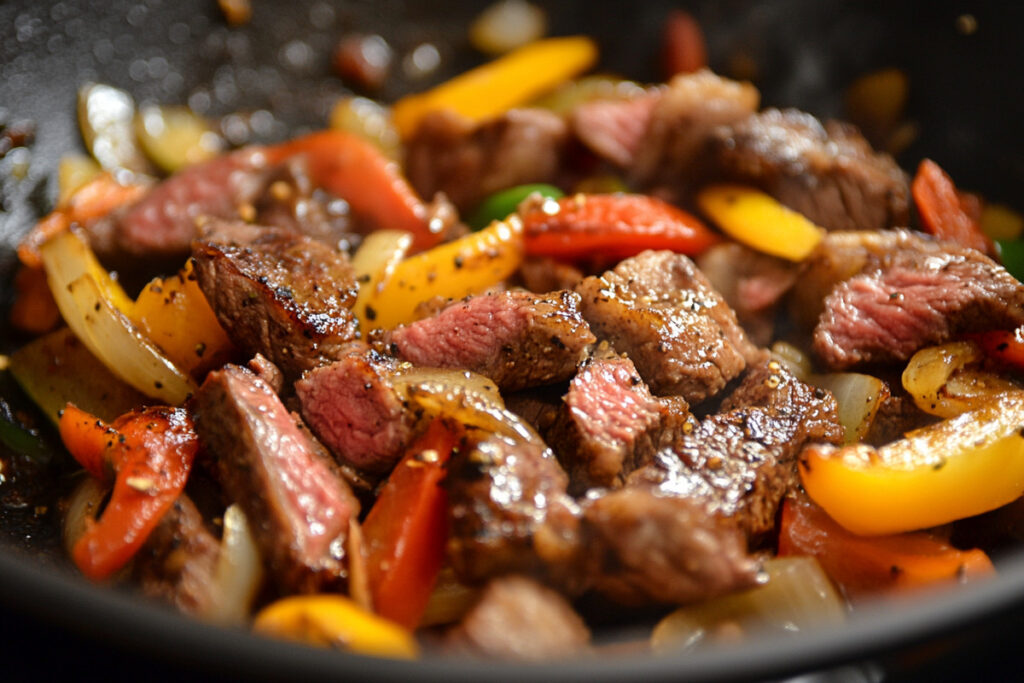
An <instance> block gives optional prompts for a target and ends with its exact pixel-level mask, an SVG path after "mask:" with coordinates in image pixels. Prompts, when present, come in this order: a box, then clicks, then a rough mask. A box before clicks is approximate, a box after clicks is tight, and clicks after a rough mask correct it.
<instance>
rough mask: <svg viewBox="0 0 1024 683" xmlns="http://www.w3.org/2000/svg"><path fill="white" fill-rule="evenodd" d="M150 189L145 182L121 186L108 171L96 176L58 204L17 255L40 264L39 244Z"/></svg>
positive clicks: (23, 261) (30, 264)
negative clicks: (143, 183) (64, 201)
mask: <svg viewBox="0 0 1024 683" xmlns="http://www.w3.org/2000/svg"><path fill="white" fill-rule="evenodd" d="M147 189H148V186H146V185H122V184H121V183H119V182H117V181H116V180H114V177H113V176H112V175H110V174H109V173H104V174H102V175H99V176H97V177H96V178H94V179H93V180H90V181H89V182H87V183H86V184H85V185H83V186H82V187H81V188H79V189H78V191H76V192H75V193H74V194H72V195H71V197H70V199H68V201H67V202H66V203H65V204H62V205H61V206H58V207H57V208H56V209H55V210H54V211H53V212H52V213H50V214H49V215H48V216H46V217H45V218H43V220H41V221H39V222H38V223H37V224H36V225H35V227H33V228H32V230H30V231H29V233H28V234H27V235H25V237H24V238H23V239H22V240H21V243H20V244H19V245H18V258H19V259H20V260H21V262H22V263H23V264H25V265H26V266H30V267H38V266H39V265H40V263H41V262H40V260H39V247H40V246H41V245H42V244H43V243H44V242H46V241H47V240H49V239H50V238H52V237H54V236H55V235H57V234H59V233H61V232H63V231H65V230H67V229H68V228H69V227H71V225H73V224H76V223H77V224H79V225H86V224H88V223H90V222H92V221H94V220H96V219H98V218H102V217H103V216H106V215H107V214H108V213H110V212H111V211H113V210H114V209H116V208H117V207H119V206H124V205H126V204H131V203H132V202H134V201H135V200H137V199H139V198H140V197H141V196H142V195H143V194H144V193H145V192H146V190H147Z"/></svg>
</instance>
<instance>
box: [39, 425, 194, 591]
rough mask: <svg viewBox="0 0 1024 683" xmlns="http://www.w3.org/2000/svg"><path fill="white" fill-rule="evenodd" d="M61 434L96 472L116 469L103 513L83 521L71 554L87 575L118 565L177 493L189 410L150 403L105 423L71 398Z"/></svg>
mask: <svg viewBox="0 0 1024 683" xmlns="http://www.w3.org/2000/svg"><path fill="white" fill-rule="evenodd" d="M59 428H60V434H61V438H62V439H63V440H64V445H65V446H66V447H67V448H68V450H69V451H70V452H71V455H72V456H73V457H74V458H75V459H76V460H77V461H78V462H79V464H81V465H82V467H84V468H85V469H86V470H87V471H88V472H89V473H90V474H92V475H93V476H96V477H97V478H99V479H107V478H109V473H110V472H111V471H113V472H115V473H116V480H115V482H114V490H113V493H112V494H111V497H110V502H109V503H108V504H107V507H106V509H105V510H104V511H103V514H102V516H101V517H100V518H99V519H98V520H96V521H92V522H91V523H89V524H88V525H87V528H86V531H85V533H84V534H83V535H82V537H81V538H80V539H78V541H77V542H76V543H75V545H74V547H73V548H72V550H71V557H72V559H73V560H74V562H75V564H76V565H77V566H78V568H79V569H80V570H81V572H82V573H83V574H85V575H86V576H87V577H89V578H90V579H93V580H95V581H101V580H103V579H106V578H108V577H109V576H110V575H111V574H113V573H114V572H116V571H117V570H118V569H120V568H121V567H123V566H124V565H125V564H126V563H127V562H128V561H129V560H130V559H131V558H132V557H133V556H134V555H135V553H136V552H137V551H138V550H139V548H140V547H142V544H143V543H145V542H146V539H147V538H148V537H149V534H150V532H152V531H153V529H154V528H155V527H156V525H157V524H158V523H159V522H160V520H161V518H162V517H163V516H164V513H166V512H167V510H168V509H169V508H170V507H171V505H172V504H173V503H174V501H175V500H176V499H177V498H178V496H179V495H181V492H182V491H183V490H184V488H185V482H186V481H187V480H188V474H189V471H190V470H191V468H192V461H193V460H194V458H195V454H196V451H198V449H199V439H198V437H197V436H196V433H195V428H194V427H193V425H192V420H191V419H190V418H189V416H188V413H187V412H185V410H183V409H181V408H170V407H166V406H155V407H150V408H145V409H142V410H138V411H133V412H130V413H127V414H125V415H122V416H121V417H119V418H117V420H115V421H114V422H113V424H111V425H110V426H109V427H108V426H107V425H106V424H104V423H103V422H102V421H101V420H99V419H98V418H96V417H94V416H92V415H89V414H88V413H85V412H84V411H81V410H78V409H77V408H75V407H74V406H71V405H69V406H68V407H66V408H65V409H64V412H63V413H62V415H61V419H60V425H59Z"/></svg>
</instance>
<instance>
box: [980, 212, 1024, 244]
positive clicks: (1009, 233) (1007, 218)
mask: <svg viewBox="0 0 1024 683" xmlns="http://www.w3.org/2000/svg"><path fill="white" fill-rule="evenodd" d="M980 222H981V231H982V232H984V233H985V234H986V235H988V236H989V237H990V238H992V239H994V240H1000V241H1003V242H1008V241H1010V240H1018V239H1020V238H1021V235H1022V234H1024V216H1021V215H1020V213H1018V212H1017V211H1014V210H1013V209H1011V208H1010V207H1008V206H1005V205H1003V204H986V205H985V207H984V208H983V209H982V210H981V221H980Z"/></svg>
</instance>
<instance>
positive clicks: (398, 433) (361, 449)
mask: <svg viewBox="0 0 1024 683" xmlns="http://www.w3.org/2000/svg"><path fill="white" fill-rule="evenodd" d="M395 370H396V363H395V361H394V360H393V359H391V358H387V357H386V356H382V355H381V354H379V353H377V352H375V351H373V350H371V349H369V348H366V347H361V346H359V345H353V346H352V347H350V352H349V353H347V354H346V355H344V357H342V358H341V359H340V360H338V361H335V362H334V363H332V364H330V365H325V366H323V367H320V368H317V369H315V370H312V371H310V372H309V373H307V374H306V376H305V377H303V378H302V379H301V380H299V381H298V382H296V383H295V392H296V394H298V397H299V401H300V402H301V404H302V416H303V417H304V418H305V419H306V421H307V422H308V423H309V426H310V428H312V430H313V432H314V433H315V434H316V435H317V436H318V437H319V438H320V439H321V440H322V441H323V442H324V443H325V444H326V445H327V447H328V448H330V449H331V451H332V452H333V453H334V454H335V455H336V456H337V457H338V458H339V460H340V461H341V462H345V463H348V464H350V465H352V466H354V467H356V468H357V469H362V470H370V471H376V472H386V471H387V470H388V469H390V468H391V466H393V465H394V464H395V463H396V462H397V461H398V459H399V458H400V457H401V456H402V451H403V450H404V448H405V446H406V445H408V443H409V442H410V441H411V439H412V437H413V436H414V435H415V434H414V430H415V426H416V424H417V421H418V419H419V418H418V415H417V414H416V413H415V412H414V411H412V410H409V409H408V408H406V407H405V405H404V399H403V397H402V396H400V395H399V394H398V392H397V391H396V390H395V388H394V386H393V385H392V378H393V377H394V373H395Z"/></svg>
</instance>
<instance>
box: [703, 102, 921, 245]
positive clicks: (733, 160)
mask: <svg viewBox="0 0 1024 683" xmlns="http://www.w3.org/2000/svg"><path fill="white" fill-rule="evenodd" d="M710 154H711V155H712V157H713V158H714V166H715V167H716V171H715V174H716V175H718V176H719V177H721V178H724V179H726V180H730V181H735V182H742V183H749V184H752V185H755V186H757V187H759V188H761V189H763V190H764V191H766V192H768V193H769V194H771V195H772V196H774V197H775V198H776V199H778V200H779V201H780V202H782V203H783V204H785V205H786V206H788V207H790V208H791V209H793V210H795V211H798V212H800V213H802V214H803V215H805V216H807V217H808V218H809V219H810V220H811V221H813V222H814V223H816V224H818V225H820V226H822V227H823V228H826V229H828V230H882V229H885V228H893V227H898V226H905V225H907V224H908V221H909V219H910V191H909V185H908V182H907V176H906V174H905V173H904V172H903V171H902V170H901V169H900V168H899V166H897V165H896V162H895V161H894V160H893V159H892V157H890V156H889V155H888V154H883V153H878V152H875V151H874V150H873V149H872V148H871V145H870V144H869V143H868V142H867V140H865V139H864V137H863V136H862V135H861V134H860V132H859V131H858V130H857V129H856V128H855V127H853V126H851V125H850V124H845V123H840V122H837V121H829V122H827V123H826V124H825V125H822V124H821V123H820V122H819V121H818V120H817V119H816V118H814V117H813V116H811V115H810V114H807V113H804V112H801V111H797V110H795V109H786V110H783V111H780V110H777V109H766V110H764V111H762V112H760V113H758V114H754V115H753V116H750V117H748V118H746V119H744V120H743V121H741V122H739V123H736V124H734V125H731V126H723V127H721V128H719V129H717V130H716V131H715V133H714V135H713V136H712V142H711V149H710Z"/></svg>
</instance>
